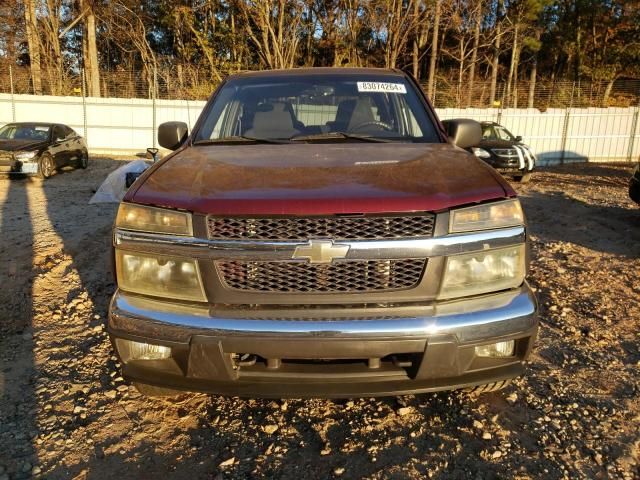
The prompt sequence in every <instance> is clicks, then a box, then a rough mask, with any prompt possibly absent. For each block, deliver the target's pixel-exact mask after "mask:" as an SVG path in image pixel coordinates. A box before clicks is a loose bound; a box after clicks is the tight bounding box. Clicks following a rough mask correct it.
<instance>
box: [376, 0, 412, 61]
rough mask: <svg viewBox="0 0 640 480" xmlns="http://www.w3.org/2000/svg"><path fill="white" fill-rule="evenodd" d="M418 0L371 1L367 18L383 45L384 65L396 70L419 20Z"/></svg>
mask: <svg viewBox="0 0 640 480" xmlns="http://www.w3.org/2000/svg"><path fill="white" fill-rule="evenodd" d="M418 1H419V0H371V1H370V2H369V4H368V6H369V16H370V17H371V19H372V22H373V24H374V26H375V29H376V32H377V33H378V38H379V40H380V41H381V43H382V45H383V50H384V65H385V67H386V68H396V66H397V63H398V59H399V57H400V55H401V53H402V52H404V51H406V47H407V45H408V43H409V40H410V39H411V38H412V36H413V34H414V31H415V30H416V26H417V25H418V22H419V20H420V9H417V10H416V9H414V4H415V3H416V2H418Z"/></svg>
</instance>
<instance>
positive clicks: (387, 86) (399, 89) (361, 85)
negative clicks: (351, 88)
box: [358, 82, 407, 93]
mask: <svg viewBox="0 0 640 480" xmlns="http://www.w3.org/2000/svg"><path fill="white" fill-rule="evenodd" d="M358 91H359V92H384V93H407V88H406V87H405V86H404V84H402V83H387V82H358Z"/></svg>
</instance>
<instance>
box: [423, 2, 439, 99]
mask: <svg viewBox="0 0 640 480" xmlns="http://www.w3.org/2000/svg"><path fill="white" fill-rule="evenodd" d="M441 19H442V0H436V7H435V13H434V15H433V36H432V41H431V57H430V59H429V81H428V84H427V95H429V98H432V99H433V98H434V97H435V93H436V92H435V89H436V66H437V62H438V42H439V40H440V37H439V34H440V22H441Z"/></svg>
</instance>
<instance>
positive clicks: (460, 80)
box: [456, 36, 465, 108]
mask: <svg viewBox="0 0 640 480" xmlns="http://www.w3.org/2000/svg"><path fill="white" fill-rule="evenodd" d="M459 47H460V63H458V88H456V104H457V106H458V108H460V106H461V104H462V84H463V82H464V57H465V55H464V37H462V36H460V40H459Z"/></svg>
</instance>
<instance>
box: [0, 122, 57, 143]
mask: <svg viewBox="0 0 640 480" xmlns="http://www.w3.org/2000/svg"><path fill="white" fill-rule="evenodd" d="M50 128H51V127H49V125H15V124H9V125H5V126H4V127H2V128H0V140H48V139H49V129H50Z"/></svg>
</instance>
